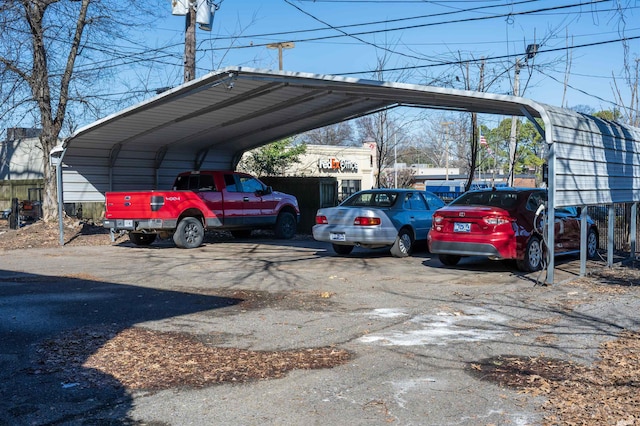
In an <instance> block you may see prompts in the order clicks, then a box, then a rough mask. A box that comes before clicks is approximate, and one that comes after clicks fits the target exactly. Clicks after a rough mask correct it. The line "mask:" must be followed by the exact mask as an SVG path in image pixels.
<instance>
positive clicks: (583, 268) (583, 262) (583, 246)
mask: <svg viewBox="0 0 640 426" xmlns="http://www.w3.org/2000/svg"><path fill="white" fill-rule="evenodd" d="M585 275H587V206H582V210H581V212H580V276H581V277H584V276H585Z"/></svg>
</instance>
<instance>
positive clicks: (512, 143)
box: [507, 59, 520, 186]
mask: <svg viewBox="0 0 640 426" xmlns="http://www.w3.org/2000/svg"><path fill="white" fill-rule="evenodd" d="M519 90H520V59H516V70H515V78H514V81H513V95H514V96H519V95H518V91H519ZM517 126H518V117H516V116H515V115H513V116H511V135H510V136H509V176H507V186H513V180H514V176H515V174H516V172H515V168H516V131H517V130H518V127H517Z"/></svg>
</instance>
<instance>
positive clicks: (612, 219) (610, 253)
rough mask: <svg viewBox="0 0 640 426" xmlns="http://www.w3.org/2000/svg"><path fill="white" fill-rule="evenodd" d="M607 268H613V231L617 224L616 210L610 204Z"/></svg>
mask: <svg viewBox="0 0 640 426" xmlns="http://www.w3.org/2000/svg"><path fill="white" fill-rule="evenodd" d="M607 222H608V223H607V267H608V268H611V267H613V245H614V240H613V231H614V225H615V222H616V210H615V207H614V205H613V204H609V220H608V221H607Z"/></svg>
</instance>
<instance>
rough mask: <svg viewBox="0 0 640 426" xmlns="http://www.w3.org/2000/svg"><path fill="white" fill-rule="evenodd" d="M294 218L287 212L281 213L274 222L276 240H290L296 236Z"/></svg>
mask: <svg viewBox="0 0 640 426" xmlns="http://www.w3.org/2000/svg"><path fill="white" fill-rule="evenodd" d="M296 225H297V224H296V217H295V216H294V215H292V214H291V213H289V212H281V213H280V214H279V215H278V220H277V221H276V238H281V239H285V240H290V239H291V238H293V236H294V235H296Z"/></svg>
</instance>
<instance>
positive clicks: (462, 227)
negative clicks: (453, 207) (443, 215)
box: [453, 222, 471, 232]
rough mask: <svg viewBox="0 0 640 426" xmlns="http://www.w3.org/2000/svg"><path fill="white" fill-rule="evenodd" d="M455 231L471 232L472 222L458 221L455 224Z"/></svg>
mask: <svg viewBox="0 0 640 426" xmlns="http://www.w3.org/2000/svg"><path fill="white" fill-rule="evenodd" d="M453 232H471V224H470V223H464V222H456V223H454V224H453Z"/></svg>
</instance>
